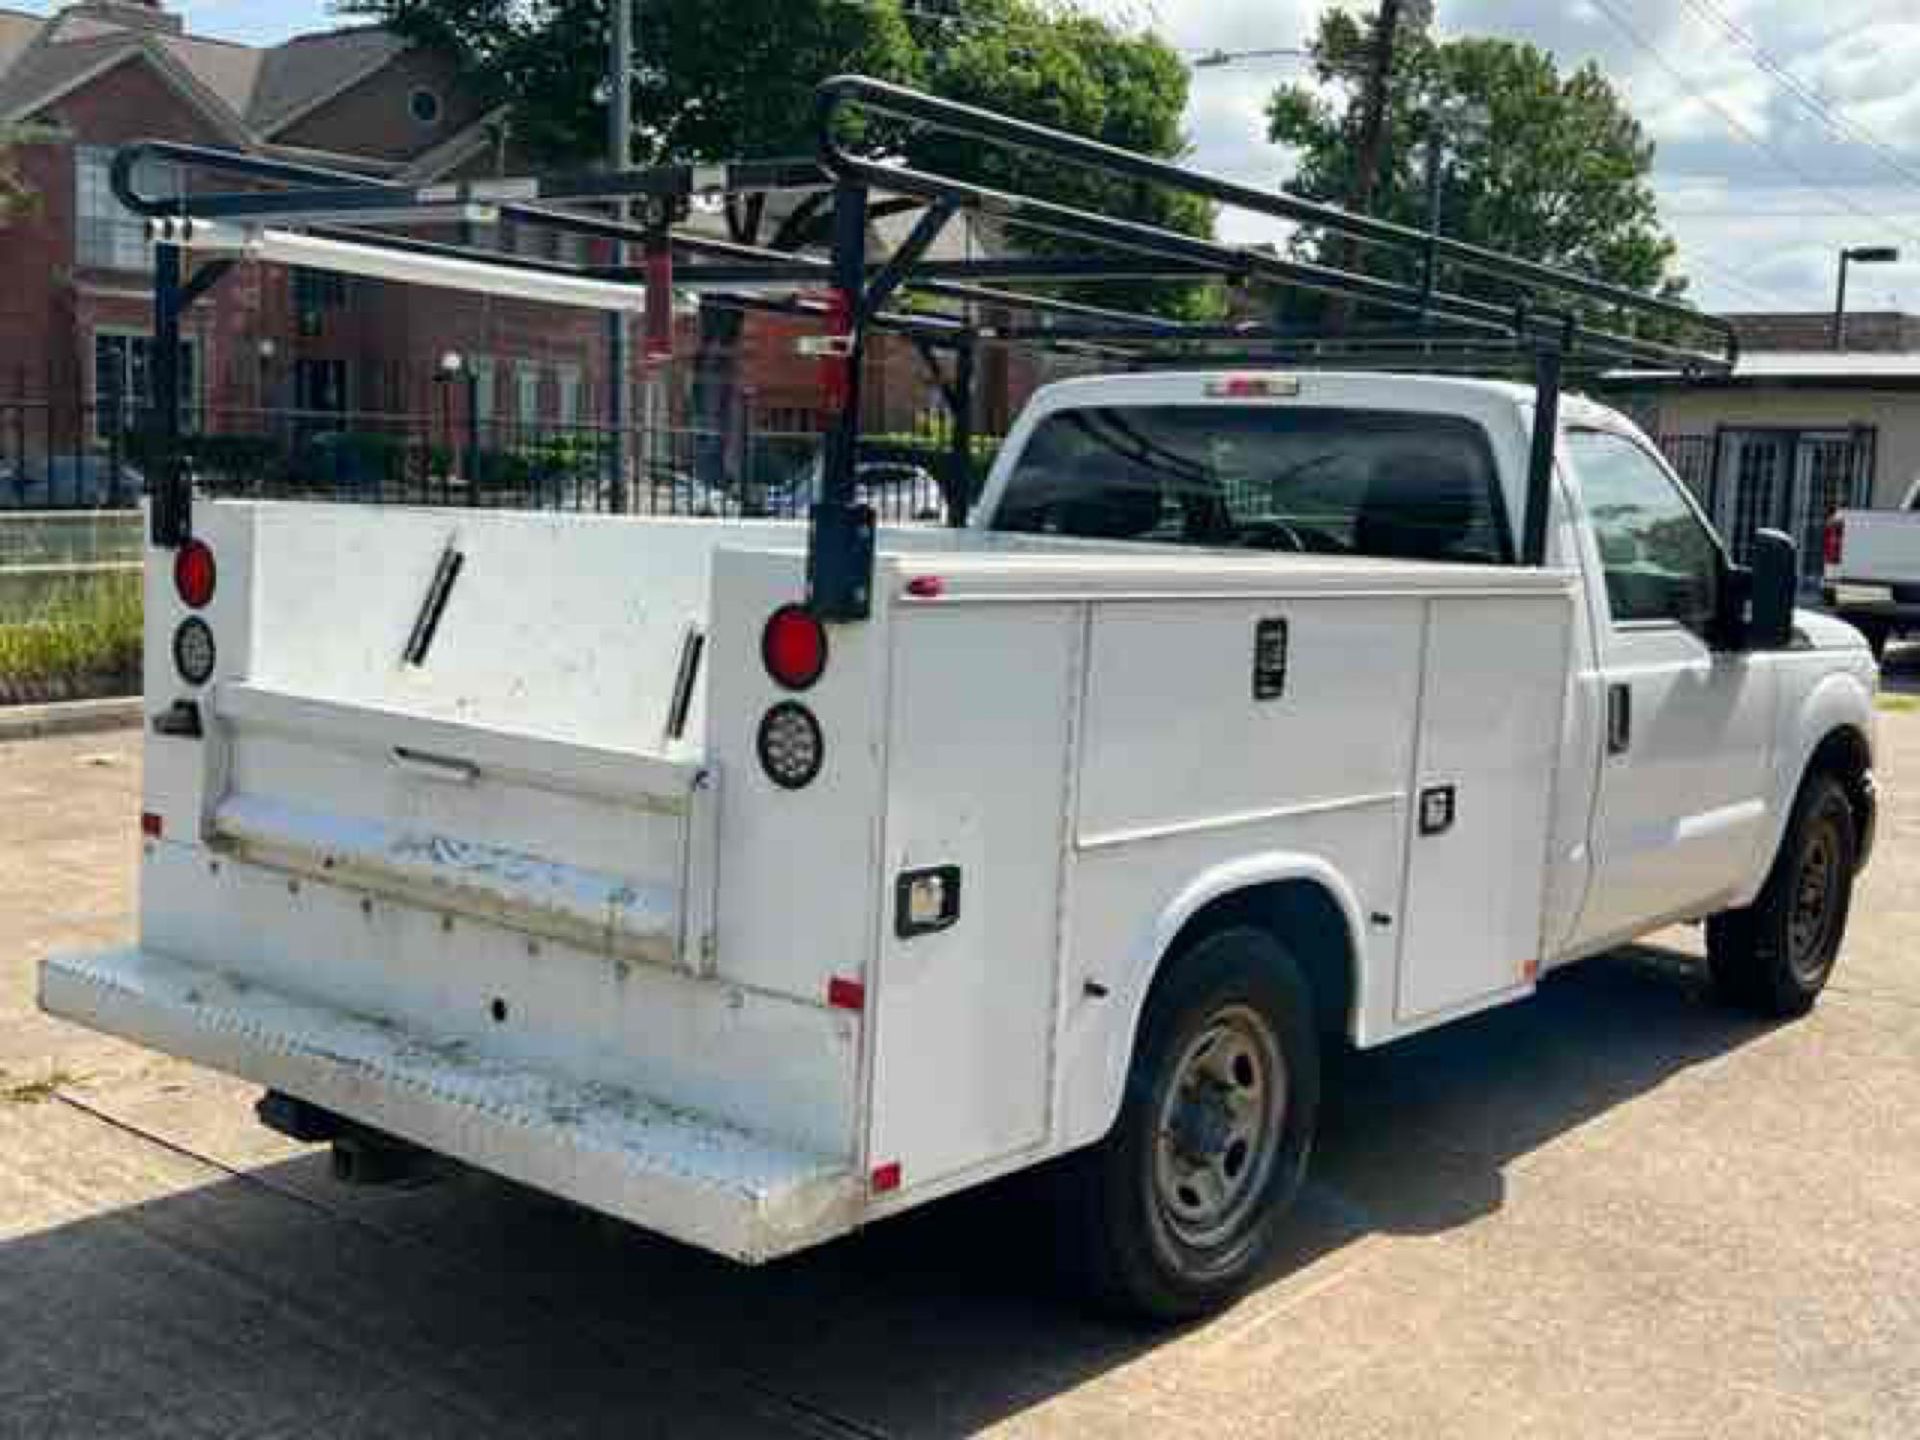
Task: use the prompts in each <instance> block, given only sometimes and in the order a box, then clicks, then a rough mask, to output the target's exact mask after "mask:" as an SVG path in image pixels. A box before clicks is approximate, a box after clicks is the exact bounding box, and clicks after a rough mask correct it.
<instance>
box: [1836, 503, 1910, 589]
mask: <svg viewBox="0 0 1920 1440" xmlns="http://www.w3.org/2000/svg"><path fill="white" fill-rule="evenodd" d="M1841 524H1842V535H1843V537H1844V538H1843V541H1842V550H1841V556H1840V564H1839V566H1838V567H1837V568H1836V572H1835V577H1834V578H1837V579H1845V580H1863V581H1876V582H1878V583H1880V584H1883V585H1913V586H1920V513H1914V512H1910V511H1903V510H1847V511H1843V512H1842V516H1841Z"/></svg>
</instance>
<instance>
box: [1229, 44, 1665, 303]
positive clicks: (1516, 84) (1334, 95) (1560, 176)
mask: <svg viewBox="0 0 1920 1440" xmlns="http://www.w3.org/2000/svg"><path fill="white" fill-rule="evenodd" d="M1374 29H1375V27H1374V24H1373V22H1372V20H1371V19H1369V18H1363V17H1356V16H1354V15H1352V14H1350V13H1347V12H1344V11H1337V10H1336V11H1332V12H1330V13H1328V14H1327V15H1326V16H1325V17H1324V18H1323V19H1322V21H1321V23H1320V27H1319V30H1318V31H1317V33H1316V34H1315V36H1314V39H1313V43H1312V46H1311V50H1312V55H1313V61H1314V68H1313V83H1311V84H1304V83H1296V84H1288V85H1283V86H1281V87H1280V88H1279V89H1278V90H1277V91H1275V93H1274V95H1273V97H1272V98H1271V100H1270V101H1269V102H1268V106H1267V118H1268V138H1269V139H1271V140H1273V141H1274V142H1275V143H1277V144H1281V145H1285V146H1288V147H1290V148H1292V149H1293V150H1294V151H1295V152H1296V153H1297V155H1298V159H1299V164H1298V169H1297V171H1296V173H1295V175H1294V178H1293V179H1292V180H1291V181H1290V182H1289V186H1288V188H1289V189H1291V190H1293V191H1295V192H1296V193H1298V194H1301V195H1304V196H1307V197H1308V198H1311V199H1315V200H1322V201H1327V202H1331V203H1333V204H1344V203H1346V202H1347V200H1348V197H1349V196H1351V195H1352V194H1353V193H1354V192H1355V189H1356V181H1357V179H1358V176H1357V175H1356V173H1355V166H1356V158H1355V157H1356V153H1357V147H1356V145H1355V140H1356V136H1357V133H1358V127H1359V124H1360V112H1361V109H1362V105H1361V97H1360V90H1361V88H1362V87H1361V83H1360V79H1361V77H1362V76H1363V75H1364V74H1365V72H1366V69H1367V62H1368V59H1369V57H1370V56H1371V55H1372V54H1373V50H1372V47H1373V45H1374V44H1375V43H1376V36H1375V34H1374ZM1458 102H1470V103H1477V104H1478V105H1480V106H1483V107H1484V108H1485V122H1486V123H1485V125H1484V127H1483V128H1481V129H1480V130H1479V131H1478V133H1473V132H1472V131H1471V130H1467V129H1465V128H1464V127H1454V126H1448V125H1446V123H1445V122H1444V121H1442V122H1437V123H1440V124H1441V125H1442V127H1443V135H1444V143H1445V153H1446V157H1447V159H1446V172H1445V184H1444V187H1443V191H1442V195H1443V208H1442V212H1441V213H1442V219H1441V229H1442V231H1443V232H1444V233H1445V234H1447V235H1449V236H1451V237H1453V238H1455V239H1460V240H1467V241H1471V242H1473V243H1476V244H1480V245H1485V246H1488V247H1491V248H1493V249H1497V250H1503V251H1507V252H1510V253H1512V254H1516V255H1520V256H1523V257H1525V258H1527V259H1530V260H1538V261H1543V262H1545V263H1547V264H1552V265H1558V266H1562V267H1564V268H1567V269H1571V270H1577V271H1580V272H1582V273H1584V274H1587V275H1590V276H1593V277H1595V278H1598V279H1602V280H1606V281H1610V282H1612V283H1614V284H1618V285H1623V286H1627V287H1629V288H1631V289H1635V290H1639V291H1643V292H1647V293H1651V294H1660V295H1666V296H1675V295H1678V294H1679V293H1680V292H1681V291H1682V290H1684V288H1685V283H1686V282H1685V281H1684V280H1683V279H1681V278H1679V277H1678V276H1676V275H1675V274H1674V273H1673V271H1672V265H1673V262H1674V259H1675V254H1676V251H1675V247H1674V244H1673V241H1672V240H1671V239H1670V238H1669V237H1668V235H1667V233H1666V231H1665V229H1664V228H1663V227H1662V225H1661V223H1660V218H1659V210H1658V205H1657V203H1656V200H1655V197H1654V193H1653V189H1652V186H1651V184H1650V183H1649V177H1650V175H1651V172H1652V168H1653V156H1654V146H1653V141H1652V140H1651V139H1649V138H1648V136H1647V134H1646V131H1645V130H1644V128H1643V127H1642V126H1641V124H1640V122H1639V121H1638V120H1636V119H1635V118H1634V117H1633V115H1632V113H1631V112H1630V111H1629V110H1628V109H1627V107H1626V105H1625V103H1624V102H1623V101H1622V99H1621V97H1620V95H1619V94H1618V92H1616V91H1615V90H1614V88H1613V86H1612V85H1611V84H1609V83H1608V81H1607V79H1606V77H1605V76H1604V75H1602V74H1601V73H1600V71H1599V69H1598V68H1597V67H1596V66H1594V65H1593V64H1591V63H1588V64H1585V65H1582V66H1581V67H1580V68H1579V69H1577V70H1574V71H1573V72H1572V73H1570V74H1566V75H1563V74H1562V73H1561V72H1560V70H1559V68H1558V67H1557V66H1556V64H1555V62H1554V59H1553V57H1552V56H1551V55H1549V54H1547V53H1546V52H1544V51H1541V50H1539V49H1536V48H1535V47H1534V46H1532V45H1527V44H1522V43H1519V42H1516V41H1510V40H1501V39H1491V38H1483V37H1463V38H1460V39H1454V40H1445V41H1437V40H1435V39H1433V38H1432V37H1430V36H1429V35H1427V34H1425V33H1423V32H1421V31H1419V30H1405V31H1403V32H1402V33H1401V34H1400V35H1399V36H1398V38H1397V40H1396V43H1395V47H1394V55H1393V65H1392V71H1391V75H1390V88H1389V91H1388V104H1387V109H1386V134H1385V143H1384V146H1383V151H1382V161H1381V168H1380V171H1379V176H1378V181H1377V184H1376V186H1375V189H1374V192H1373V200H1372V203H1371V205H1370V206H1369V212H1370V213H1371V214H1373V215H1375V216H1378V217H1380V218H1382V219H1387V220H1393V221H1396V222H1398V223H1401V224H1404V225H1410V226H1414V227H1416V228H1421V229H1424V228H1425V226H1426V223H1427V211H1426V179H1425V176H1426V147H1427V142H1428V137H1429V135H1430V134H1431V127H1432V126H1433V125H1434V124H1435V123H1436V121H1435V120H1434V116H1435V115H1436V114H1437V113H1441V112H1442V111H1443V110H1444V109H1445V107H1446V106H1447V105H1448V104H1449V103H1458ZM1295 247H1296V249H1297V250H1299V251H1301V252H1302V253H1305V254H1308V255H1312V256H1314V257H1316V258H1325V259H1331V258H1333V256H1334V254H1335V253H1336V247H1335V246H1333V245H1330V244H1329V243H1328V241H1327V237H1324V236H1321V235H1318V234H1315V233H1312V232H1304V233H1302V234H1301V235H1300V236H1298V237H1297V238H1296V241H1295ZM1362 263H1363V264H1366V265H1367V266H1368V268H1370V269H1374V270H1376V271H1379V272H1381V273H1387V274H1392V275H1395V276H1396V277H1400V278H1403V277H1404V275H1405V273H1406V272H1405V271H1404V269H1396V268H1395V267H1394V266H1392V265H1388V264H1383V263H1381V262H1379V261H1377V260H1376V261H1368V260H1367V258H1366V252H1364V251H1363V252H1362ZM1453 278H1454V283H1455V288H1459V289H1463V290H1465V291H1467V292H1469V293H1480V294H1491V293H1493V291H1492V290H1491V289H1490V288H1489V287H1488V286H1487V285H1486V284H1485V282H1483V281H1477V280H1475V279H1474V278H1473V277H1471V276H1461V277H1453Z"/></svg>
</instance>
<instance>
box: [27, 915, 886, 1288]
mask: <svg viewBox="0 0 1920 1440" xmlns="http://www.w3.org/2000/svg"><path fill="white" fill-rule="evenodd" d="M40 1004H41V1007H42V1008H43V1009H45V1010H47V1011H48V1012H49V1013H51V1014H54V1015H59V1016H62V1017H64V1018H66V1019H69V1020H74V1021H77V1022H79V1023H80V1024H82V1025H87V1026H90V1027H92V1028H94V1029H97V1030H104V1031H107V1032H109V1033H111V1034H114V1035H120V1036H124V1037H125V1038H127V1039H129V1040H135V1041H138V1042H140V1043H142V1044H144V1045H148V1046H151V1047H152V1048H154V1049H157V1050H161V1051H165V1052H166V1053H168V1054H171V1055H177V1056H181V1057H182V1058H185V1059H189V1060H195V1061H199V1062H200V1063H202V1064H204V1065H208V1066H211V1067H213V1068H214V1069H217V1070H224V1071H226V1072H228V1073H229V1074H233V1075H237V1076H240V1077H242V1078H243V1079H247V1080H251V1081H253V1082H255V1083H257V1084H260V1085H263V1086H266V1087H268V1088H270V1089H273V1090H280V1091H284V1092H286V1093H287V1094H289V1095H297V1096H299V1097H300V1098H301V1099H303V1100H308V1101H311V1102H312V1103H313V1104H315V1105H319V1106H322V1107H324V1108H326V1109H328V1110H333V1111H337V1112H338V1113H340V1114H341V1115H344V1116H347V1117H349V1118H351V1119H353V1120H355V1121H358V1122H359V1123H361V1124H364V1125H368V1126H372V1127H374V1128H376V1129H379V1130H384V1131H386V1132H388V1133H389V1134H392V1135H396V1136H399V1137H401V1138H403V1139H406V1140H409V1141H411V1142H413V1143H414V1144H416V1145H420V1146H424V1147H425V1148H427V1149H430V1150H435V1151H438V1152H440V1153H442V1154H445V1155H450V1156H453V1157H455V1158H456V1159H459V1160H462V1161H465V1162H466V1163H468V1164H470V1165H474V1166H477V1167H479V1168H481V1169H484V1170H490V1171H493V1172H494V1173H496V1174H499V1175H504V1176H506V1177H508V1178H509V1179H513V1180H517V1181H520V1182H521V1183H523V1184H526V1185H530V1186H533V1187H535V1188H537V1189H540V1190H545V1191H550V1192H552V1193H554V1194H557V1195H563V1196H565V1197H566V1198H568V1199H570V1200H574V1201H576V1202H578V1203H580V1204H582V1205H586V1206H590V1207H591V1208H593V1209H595V1210H600V1211H604V1212H605V1213H607V1214H609V1215H614V1216H618V1217H619V1218H621V1219H624V1220H630V1221H632V1222H633V1223H634V1224H637V1225H640V1226H643V1227H645V1228H646V1229H649V1230H654V1231H657V1232H659V1233H660V1234H663V1235H668V1236H671V1237H672V1238H674V1239H676V1240H681V1241H685V1242H686V1243H687V1244H690V1245H698V1246H700V1247H702V1248H704V1249H707V1250H712V1251H715V1252H717V1253H719V1254H722V1255H726V1256H729V1257H731V1258H732V1259H735V1260H741V1261H746V1262H749V1263H752V1262H758V1261H762V1260H769V1259H772V1258H774V1257H776V1256H779V1255H783V1254H787V1253H790V1252H792V1251H795V1250H800V1249H804V1248H805V1247H807V1246H809V1245H812V1244H815V1243H817V1242H819V1241H821V1240H825V1239H829V1238H831V1237H832V1236H834V1235H838V1234H842V1233H844V1232H845V1231H847V1230H849V1229H851V1228H853V1226H854V1224H855V1223H856V1222H857V1220H858V1217H859V1201H860V1192H859V1187H858V1186H857V1184H856V1183H855V1179H854V1175H853V1172H852V1170H851V1169H850V1168H849V1167H848V1166H847V1165H846V1164H845V1163H844V1162H843V1161H839V1160H835V1159H832V1158H830V1157H824V1156H819V1155H813V1154H808V1153H806V1152H803V1151H800V1150H796V1149H793V1148H791V1147H788V1146H785V1145H782V1144H781V1143H779V1142H778V1141H772V1140H768V1139H766V1138H764V1137H761V1136H757V1135H754V1134H752V1133H750V1132H748V1131H745V1130H742V1129H739V1128H737V1127H735V1126H732V1125H729V1124H726V1123H723V1122H720V1121H716V1120H713V1119H711V1118H707V1117H703V1116H699V1115H695V1114H692V1113H691V1112H688V1111H686V1110H682V1109H677V1108H673V1107H669V1106H666V1105H662V1104H659V1103H657V1102H654V1101H651V1100H647V1099H645V1098H643V1097H641V1096H638V1095H635V1094H633V1093H632V1092H629V1091H623V1090H619V1089H616V1088H615V1087H612V1086H608V1085H599V1084H585V1083H581V1082H578V1081H574V1080H569V1079H564V1078H561V1077H557V1076H554V1075H551V1074H546V1073H543V1072H540V1071H537V1070H533V1069H530V1068H527V1067H525V1066H523V1065H518V1064H513V1063H508V1062H503V1061H499V1060H493V1059H488V1058H484V1057H481V1056H478V1055H475V1054H474V1053H473V1052H472V1050H471V1048H470V1047H469V1046H467V1045H465V1044H464V1043H463V1042H459V1041H454V1042H445V1041H435V1040H432V1039H430V1038H428V1037H425V1036H419V1035H410V1034H408V1033H407V1032H405V1031H403V1030H401V1029H399V1028H397V1027H396V1026H394V1025H391V1024H387V1023H383V1022H379V1021H375V1020H371V1019H367V1018H364V1017H360V1016H357V1015H352V1014H348V1013H347V1012H345V1011H341V1010H336V1009H333V1008H331V1007H329V1006H325V1005H319V1004H315V1003H313V1002H311V1001H308V1000H304V999H296V998H294V997H292V996H289V995H286V994H284V993H282V992H278V991H274V990H270V989H268V988H266V987H264V986H261V985H258V984H255V983H253V982H251V981H236V980H235V979H234V978H232V977H230V976H228V975H226V974H225V973H223V972H221V971H217V970H213V969H210V968H208V967H206V966H200V965H193V964H189V963H186V962H184V961H180V960H176V959H173V958H171V957H169V956H163V955H158V954H155V953H153V952H151V951H145V950H137V949H130V950H117V951H108V952H105V953H100V954H92V955H66V956H56V957H54V958H52V959H49V960H47V961H45V962H44V963H43V964H42V966H41V970H40Z"/></svg>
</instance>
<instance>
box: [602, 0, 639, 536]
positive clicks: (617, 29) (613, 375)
mask: <svg viewBox="0 0 1920 1440" xmlns="http://www.w3.org/2000/svg"><path fill="white" fill-rule="evenodd" d="M638 3H639V0H612V6H613V17H612V19H613V23H612V25H611V26H609V27H608V28H609V30H610V32H611V46H610V53H609V56H608V67H607V77H608V82H609V88H608V94H607V163H608V165H609V166H610V167H611V168H612V169H614V170H616V171H618V170H625V169H626V168H627V167H628V166H629V165H631V164H632V162H633V10H634V6H635V5H636V4H638ZM626 218H627V203H626V201H624V200H620V201H616V202H615V204H614V219H616V220H621V221H624V220H625V219H626ZM613 263H614V264H615V265H625V264H626V263H627V247H626V245H625V244H623V243H621V242H619V241H615V242H614V247H613ZM607 424H608V426H609V428H610V429H611V430H612V432H613V486H612V493H611V495H610V497H609V503H610V506H611V508H612V510H613V512H614V513H615V514H620V513H622V512H624V511H625V510H626V508H627V429H626V426H627V316H626V312H625V311H622V310H615V311H613V312H612V313H610V314H609V315H608V316H607Z"/></svg>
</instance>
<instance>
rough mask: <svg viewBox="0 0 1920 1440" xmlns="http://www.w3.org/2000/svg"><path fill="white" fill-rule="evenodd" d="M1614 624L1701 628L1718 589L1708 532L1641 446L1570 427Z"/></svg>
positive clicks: (1569, 438) (1570, 443)
mask: <svg viewBox="0 0 1920 1440" xmlns="http://www.w3.org/2000/svg"><path fill="white" fill-rule="evenodd" d="M1567 449H1568V451H1569V452H1570V453H1571V454H1572V456H1573V462H1574V466H1575V469H1576V472H1577V473H1578V475H1579V477H1580V489H1581V495H1582V498H1583V499H1584V501H1585V503H1586V509H1587V518H1588V519H1589V520H1590V521H1591V522H1592V525H1593V538H1594V544H1595V545H1596V546H1597V547H1598V548H1599V551H1600V565H1601V568H1602V569H1604V570H1605V571H1606V576H1607V600H1608V603H1609V606H1610V608H1611V609H1612V612H1613V618H1614V620H1615V622H1620V621H1635V620H1642V621H1644V620H1677V621H1679V622H1680V623H1681V624H1682V625H1685V626H1687V627H1688V628H1689V629H1693V630H1699V631H1705V630H1706V628H1707V626H1708V624H1709V623H1710V622H1711V621H1712V619H1713V612H1714V599H1715V594H1716V592H1717V590H1718V588H1719V578H1720V551H1719V547H1718V545H1716V544H1715V543H1714V538H1713V532H1712V531H1710V530H1708V529H1707V525H1706V522H1705V521H1704V520H1702V519H1701V518H1700V516H1699V514H1698V513H1697V512H1696V511H1695V510H1694V508H1693V506H1691V505H1689V504H1688V503H1687V500H1686V496H1685V495H1684V494H1683V493H1682V492H1681V489H1680V487H1679V485H1677V484H1676V483H1675V482H1674V481H1673V479H1672V477H1670V476H1669V475H1668V474H1667V472H1666V471H1665V470H1663V469H1662V468H1661V467H1660V465H1659V463H1658V462H1657V461H1655V460H1654V458H1653V457H1652V456H1651V455H1649V454H1648V453H1647V452H1646V451H1645V450H1643V449H1641V448H1640V446H1638V445H1636V444H1635V443H1634V442H1633V441H1631V440H1629V439H1627V438H1626V437H1625V436H1624V435H1615V434H1612V433H1610V432H1607V431H1604V430H1570V431H1568V432H1567Z"/></svg>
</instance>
